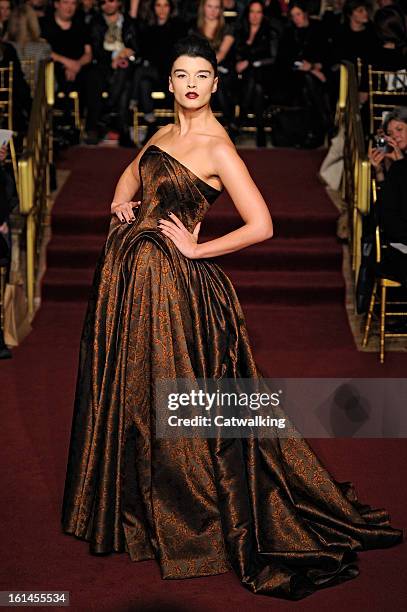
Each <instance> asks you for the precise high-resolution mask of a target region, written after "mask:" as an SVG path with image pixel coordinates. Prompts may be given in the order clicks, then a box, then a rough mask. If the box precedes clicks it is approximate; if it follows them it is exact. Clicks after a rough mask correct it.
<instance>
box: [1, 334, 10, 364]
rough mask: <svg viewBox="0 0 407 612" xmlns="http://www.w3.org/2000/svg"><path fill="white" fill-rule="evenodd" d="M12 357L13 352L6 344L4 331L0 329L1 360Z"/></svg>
mask: <svg viewBox="0 0 407 612" xmlns="http://www.w3.org/2000/svg"><path fill="white" fill-rule="evenodd" d="M11 357H12V354H11V351H10V349H9V348H8V347H7V345H6V343H5V342H4V336H3V330H2V329H1V328H0V359H11Z"/></svg>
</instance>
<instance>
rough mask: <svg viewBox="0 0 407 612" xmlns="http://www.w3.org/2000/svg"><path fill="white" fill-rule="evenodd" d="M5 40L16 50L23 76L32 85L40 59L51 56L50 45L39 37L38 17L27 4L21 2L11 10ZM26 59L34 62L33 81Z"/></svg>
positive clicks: (35, 79)
mask: <svg viewBox="0 0 407 612" xmlns="http://www.w3.org/2000/svg"><path fill="white" fill-rule="evenodd" d="M7 40H8V41H9V42H10V43H11V44H12V45H13V46H14V48H15V50H16V51H17V55H18V58H19V60H20V62H22V65H21V67H22V69H23V72H24V75H25V78H26V79H27V82H28V83H30V85H31V86H32V85H33V84H34V83H35V82H36V81H37V74H38V66H39V63H40V61H41V60H43V59H48V58H50V57H51V47H50V45H49V44H48V43H47V41H46V40H43V39H42V38H41V30H40V25H39V22H38V17H37V15H36V13H35V11H34V9H32V8H31V6H29V5H28V4H21V5H20V6H17V7H16V8H15V9H13V11H12V12H11V15H10V19H9V23H8V32H7ZM27 60H33V62H34V83H33V75H32V70H31V67H30V65H29V64H26V63H25V62H26V61H27Z"/></svg>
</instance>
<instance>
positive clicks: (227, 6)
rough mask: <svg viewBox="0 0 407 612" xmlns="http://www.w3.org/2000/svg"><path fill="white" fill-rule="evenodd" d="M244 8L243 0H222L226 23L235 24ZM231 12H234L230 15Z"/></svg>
mask: <svg viewBox="0 0 407 612" xmlns="http://www.w3.org/2000/svg"><path fill="white" fill-rule="evenodd" d="M277 1H278V0H277ZM244 8H245V2H244V1H243V0H223V10H224V11H225V12H226V15H224V19H225V23H226V25H232V26H233V25H236V24H237V22H238V20H239V19H240V18H241V16H242V15H243V11H244ZM231 13H236V14H235V15H232V14H231Z"/></svg>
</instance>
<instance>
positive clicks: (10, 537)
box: [0, 148, 407, 612]
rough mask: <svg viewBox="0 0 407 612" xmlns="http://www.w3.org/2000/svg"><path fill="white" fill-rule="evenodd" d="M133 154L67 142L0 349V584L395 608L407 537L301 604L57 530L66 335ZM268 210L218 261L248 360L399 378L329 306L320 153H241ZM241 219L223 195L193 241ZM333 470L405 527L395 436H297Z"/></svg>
mask: <svg viewBox="0 0 407 612" xmlns="http://www.w3.org/2000/svg"><path fill="white" fill-rule="evenodd" d="M133 156H134V152H131V151H126V150H121V149H109V148H95V149H92V148H76V149H72V150H70V151H69V152H68V153H66V154H65V158H64V159H63V160H62V161H61V164H60V165H61V167H64V168H68V169H70V170H71V175H70V178H69V179H68V181H67V183H66V184H65V186H64V187H63V189H62V191H61V194H60V196H59V197H58V200H57V202H56V204H55V207H54V212H53V239H52V241H51V243H50V245H49V256H48V271H47V273H46V277H45V279H44V286H43V297H44V304H43V306H42V308H41V310H40V312H39V313H38V315H37V317H36V319H35V321H34V326H33V327H34V329H33V332H32V333H31V335H30V336H29V337H28V338H27V339H26V340H25V342H24V343H23V345H22V346H21V347H19V348H18V349H16V350H14V357H13V359H12V360H11V361H3V362H0V385H1V386H0V389H1V395H0V397H1V405H2V428H1V440H0V442H1V445H0V462H1V466H2V474H1V493H2V504H1V527H2V532H1V549H2V550H1V570H0V590H30V589H37V590H52V589H58V590H65V591H68V590H69V591H70V592H71V609H73V610H75V611H76V610H84V611H86V610H95V611H99V610H100V611H106V612H125V611H126V612H127V611H128V612H130V611H135V612H147V611H148V612H190V611H192V610H193V611H194V612H206V611H207V610H211V612H218V611H219V612H220V611H222V612H229V611H232V610H233V611H235V610H236V611H243V610H245V611H246V610H256V611H257V610H270V609H273V610H275V611H278V612H279V611H280V610H281V611H288V610H289V611H291V610H294V609H295V610H307V611H308V610H310V611H311V610H316V609H318V610H321V611H325V610H326V611H328V610H329V612H334V611H336V610H338V611H339V610H341V611H342V610H344V609H346V610H348V611H360V610H365V609H369V612H383V611H386V612H387V611H389V612H390V611H391V612H393V610H401V609H404V606H405V601H406V594H407V593H406V586H405V585H406V584H407V562H406V561H407V560H406V548H407V547H406V546H405V545H404V544H403V545H401V546H398V547H395V548H393V549H388V550H381V551H370V552H366V553H361V554H360V555H359V564H360V569H361V574H360V576H359V577H358V578H356V579H355V580H352V581H350V582H347V583H345V584H343V585H340V586H337V587H335V588H330V589H326V590H322V591H320V592H318V593H316V594H315V595H312V596H311V597H309V598H307V599H305V600H301V601H300V602H296V603H295V602H286V601H283V600H279V599H274V598H267V597H263V596H257V595H252V594H251V593H249V592H248V591H246V590H245V589H244V588H243V587H242V586H241V585H240V582H239V581H238V579H237V578H236V577H235V575H234V574H233V573H228V574H223V575H220V576H214V577H209V578H195V579H190V580H183V581H168V580H167V581H163V580H161V578H160V573H159V568H158V565H157V564H156V563H155V562H154V561H144V562H140V563H132V562H131V561H130V558H129V557H128V556H127V555H125V554H122V555H119V554H115V555H112V556H107V557H94V556H91V555H90V554H89V552H88V545H87V544H86V543H85V542H82V541H79V540H76V539H74V538H72V537H70V536H65V535H63V534H62V533H61V531H60V524H59V513H60V505H61V499H62V491H63V483H64V477H65V465H66V456H67V450H68V443H69V430H70V425H71V416H72V402H73V394H74V385H75V376H76V367H77V356H78V346H79V336H80V331H81V324H82V318H83V315H84V308H85V305H86V301H85V300H86V296H87V290H88V286H89V284H90V282H91V279H92V273H93V268H94V264H95V260H96V257H97V254H98V252H99V250H100V248H101V246H102V244H103V240H104V237H105V235H106V231H107V227H108V211H109V206H110V201H111V197H112V194H113V189H114V185H115V182H116V180H117V179H118V176H119V174H120V172H121V171H122V170H123V169H124V167H125V165H126V164H127V163H128V162H129V161H130V160H131V158H132V157H133ZM242 156H243V158H244V159H245V161H246V162H247V163H248V165H249V168H250V170H251V172H252V175H253V177H254V178H255V180H256V182H257V183H258V185H259V187H260V189H261V191H262V193H263V195H264V196H265V199H266V200H267V201H268V202H269V203H270V208H271V212H272V216H273V220H274V223H275V237H274V238H273V239H272V240H270V241H267V242H266V243H262V244H259V245H255V246H253V247H249V248H248V249H245V250H242V251H239V252H237V253H232V254H230V255H228V256H225V257H222V258H217V263H219V264H220V265H221V266H222V267H223V268H224V270H225V271H226V273H227V274H228V275H229V276H230V278H231V279H232V280H233V281H234V284H235V287H236V290H237V293H238V295H239V297H240V299H241V302H242V306H243V309H244V312H245V314H246V320H247V324H248V328H249V333H250V337H251V341H252V345H253V348H254V353H255V356H256V360H257V362H258V364H259V366H260V368H261V370H262V371H263V373H264V374H265V375H268V376H276V377H366V378H367V377H404V376H406V372H407V353H404V354H401V353H388V354H387V355H386V363H385V365H384V366H380V364H379V363H378V358H377V355H376V354H374V353H360V352H357V351H356V349H355V347H354V344H353V339H352V335H351V332H350V329H349V327H348V324H347V318H346V313H345V308H344V304H343V302H344V283H343V279H342V275H341V252H342V251H341V246H340V244H338V242H337V241H336V238H335V222H336V216H337V213H336V210H335V208H334V207H333V205H332V204H331V202H330V200H329V198H328V197H327V195H326V194H325V192H324V190H323V189H322V187H321V186H320V185H319V183H318V182H317V180H316V178H315V175H316V172H317V169H318V167H319V164H320V161H321V157H322V154H321V152H319V151H313V152H304V151H292V150H278V151H277V150H267V151H262V152H258V151H255V150H251V151H246V152H242ZM240 223H241V220H240V217H239V216H238V215H237V213H236V212H235V211H234V208H233V205H232V204H231V202H230V200H229V199H228V198H227V196H222V197H221V198H219V200H218V201H217V202H215V204H214V205H213V207H212V209H211V210H210V211H209V213H208V215H207V217H206V218H205V220H204V222H203V223H202V229H201V239H202V240H205V239H207V238H211V237H215V236H219V235H222V234H224V233H227V232H228V231H230V230H231V229H234V227H236V226H237V225H238V224H240ZM311 444H312V446H313V447H314V449H315V450H316V451H317V453H318V455H319V456H320V458H321V459H322V461H323V462H324V463H325V465H326V466H327V467H328V468H329V469H330V471H331V473H332V474H333V475H334V476H335V477H336V478H337V479H338V480H351V481H352V482H353V483H354V484H355V486H356V490H357V492H358V494H359V498H360V500H361V501H363V502H366V503H368V504H371V505H373V506H375V507H381V506H384V507H386V508H387V509H388V510H389V511H390V514H391V517H392V524H393V525H394V526H395V527H405V524H406V522H405V516H406V513H405V508H406V504H407V486H406V482H405V473H406V467H407V444H406V443H405V441H404V440H312V441H311Z"/></svg>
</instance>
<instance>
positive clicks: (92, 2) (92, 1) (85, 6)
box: [76, 0, 98, 26]
mask: <svg viewBox="0 0 407 612" xmlns="http://www.w3.org/2000/svg"><path fill="white" fill-rule="evenodd" d="M97 12H98V11H97V8H96V0H80V2H79V5H78V10H77V12H76V17H78V19H82V21H83V22H84V23H85V24H86V25H87V26H88V25H89V24H90V23H91V21H92V19H93V18H94V17H95V15H97Z"/></svg>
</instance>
